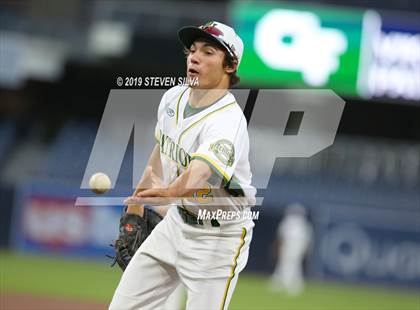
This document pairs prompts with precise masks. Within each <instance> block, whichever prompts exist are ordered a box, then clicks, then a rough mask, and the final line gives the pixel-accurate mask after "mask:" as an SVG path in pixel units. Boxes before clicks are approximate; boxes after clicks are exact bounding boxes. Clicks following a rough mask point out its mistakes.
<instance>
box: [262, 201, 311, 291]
mask: <svg viewBox="0 0 420 310" xmlns="http://www.w3.org/2000/svg"><path fill="white" fill-rule="evenodd" d="M277 240H278V242H277V244H278V256H277V264H276V267H275V270H274V272H273V274H272V275H271V284H270V285H271V288H272V289H275V290H284V291H286V292H287V293H288V294H290V295H298V294H299V293H301V292H302V290H303V288H304V271H303V270H304V269H303V267H304V266H303V263H304V259H305V257H306V255H307V253H308V250H309V248H310V244H311V240H312V225H311V223H310V222H309V221H308V219H307V211H306V209H305V207H304V206H303V205H302V204H300V203H293V204H290V205H288V206H287V207H286V210H285V214H284V218H283V220H282V221H281V222H280V223H279V225H278V228H277Z"/></svg>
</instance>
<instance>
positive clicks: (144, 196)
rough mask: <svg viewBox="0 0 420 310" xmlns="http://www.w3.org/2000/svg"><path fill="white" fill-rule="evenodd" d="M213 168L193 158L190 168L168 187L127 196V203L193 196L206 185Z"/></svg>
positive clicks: (160, 202) (157, 202)
mask: <svg viewBox="0 0 420 310" xmlns="http://www.w3.org/2000/svg"><path fill="white" fill-rule="evenodd" d="M212 174H213V171H212V169H211V168H210V167H209V166H208V165H207V164H206V163H205V162H203V161H201V160H192V161H191V163H190V165H189V166H188V168H187V169H186V170H185V171H184V172H183V173H181V174H180V175H179V176H178V178H176V179H175V181H174V182H172V183H171V184H170V185H169V187H167V188H151V189H146V190H144V191H142V192H139V193H137V195H136V196H132V197H129V198H127V200H126V203H132V202H136V201H137V202H138V201H142V203H145V204H151V205H160V204H170V203H172V202H175V201H177V200H179V199H180V198H185V197H191V196H192V195H193V194H194V193H195V192H197V191H198V190H200V189H203V188H205V187H206V184H207V181H208V179H209V178H210V177H211V176H212Z"/></svg>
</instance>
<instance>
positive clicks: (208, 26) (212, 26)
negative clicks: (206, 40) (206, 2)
mask: <svg viewBox="0 0 420 310" xmlns="http://www.w3.org/2000/svg"><path fill="white" fill-rule="evenodd" d="M200 28H201V29H203V30H204V31H205V32H207V33H210V34H212V35H214V36H216V37H222V36H223V35H224V34H223V32H222V31H221V30H220V29H219V28H217V27H216V22H214V21H211V22H208V23H205V24H204V25H203V26H201V27H200Z"/></svg>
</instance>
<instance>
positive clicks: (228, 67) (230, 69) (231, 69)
mask: <svg viewBox="0 0 420 310" xmlns="http://www.w3.org/2000/svg"><path fill="white" fill-rule="evenodd" d="M237 68H238V61H237V60H233V61H232V63H231V64H227V65H225V72H226V73H227V74H231V73H234V72H235V71H236V70H237Z"/></svg>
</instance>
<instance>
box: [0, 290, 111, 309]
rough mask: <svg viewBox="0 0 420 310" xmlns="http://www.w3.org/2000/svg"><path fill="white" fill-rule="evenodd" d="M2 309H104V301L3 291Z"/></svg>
mask: <svg viewBox="0 0 420 310" xmlns="http://www.w3.org/2000/svg"><path fill="white" fill-rule="evenodd" d="M0 308H1V309H2V310H29V309H31V310H104V309H108V305H107V304H104V303H96V302H86V301H77V300H73V299H69V298H56V297H54V298H53V297H45V296H43V297H41V296H34V295H29V294H20V293H19V294H17V293H3V292H2V293H1V296H0Z"/></svg>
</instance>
